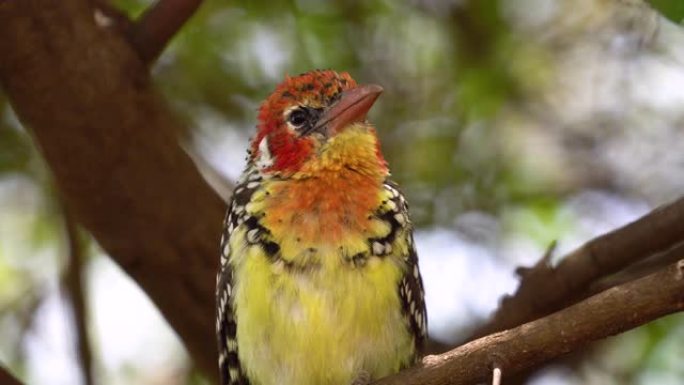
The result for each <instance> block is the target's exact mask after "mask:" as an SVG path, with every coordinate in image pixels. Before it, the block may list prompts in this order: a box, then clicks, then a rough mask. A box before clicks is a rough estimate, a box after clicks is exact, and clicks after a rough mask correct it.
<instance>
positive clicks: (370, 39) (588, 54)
mask: <svg viewBox="0 0 684 385" xmlns="http://www.w3.org/2000/svg"><path fill="white" fill-rule="evenodd" d="M114 4H115V5H116V6H117V7H119V8H120V9H122V10H123V11H125V12H126V13H127V14H128V15H130V16H131V17H135V16H137V15H139V14H140V13H141V12H142V11H143V10H144V9H145V7H146V6H148V5H149V2H148V1H142V0H117V1H114ZM652 4H653V5H655V6H656V7H657V10H655V9H653V8H651V7H650V6H648V5H646V4H645V3H643V2H641V1H636V0H470V1H467V0H461V1H458V0H452V1H439V0H424V1H419V0H414V1H390V0H385V1H381V0H371V1H341V0H340V1H330V2H321V1H316V0H291V1H263V0H261V1H231V2H228V1H224V0H206V1H205V4H203V6H202V7H201V8H200V10H199V12H198V13H197V14H196V15H195V17H193V19H192V20H191V21H190V22H189V23H188V24H187V25H186V26H185V27H184V29H183V30H182V31H181V32H180V33H179V34H178V35H177V37H176V38H175V39H174V40H173V42H172V44H171V46H170V47H169V48H168V49H167V50H166V51H165V53H164V54H163V56H162V57H161V58H160V60H159V62H158V63H157V65H156V66H155V67H154V69H153V73H154V79H155V82H156V83H157V85H158V88H159V89H160V90H161V92H162V93H163V94H165V95H166V97H167V99H168V100H169V102H170V103H172V104H173V105H174V106H175V108H176V110H177V111H178V113H179V117H180V118H181V119H184V120H186V121H187V122H188V125H187V126H188V127H190V128H189V130H188V132H185V133H183V138H182V140H183V141H184V143H185V147H186V148H187V149H188V151H189V152H190V153H191V154H192V155H193V157H194V158H195V159H196V160H197V162H198V164H200V165H201V166H202V168H203V169H204V171H205V174H206V175H207V176H208V177H209V178H210V180H211V181H212V182H213V184H214V186H215V187H216V188H217V189H219V190H220V191H221V193H222V194H223V195H224V196H225V197H227V196H228V195H229V193H230V192H229V190H226V189H225V188H224V185H223V184H222V183H221V181H222V180H228V181H230V180H235V179H236V178H237V176H238V175H239V173H240V172H241V170H242V167H243V166H244V156H245V148H246V144H247V141H248V139H249V137H250V135H252V133H253V129H254V125H255V115H256V109H257V107H258V105H259V102H260V101H261V100H262V99H263V98H265V96H266V95H267V94H268V93H269V92H270V91H271V90H272V89H273V88H274V86H275V84H277V83H278V82H279V81H280V80H281V79H282V78H283V77H284V75H285V74H298V73H300V72H305V71H307V70H309V69H313V68H333V69H336V70H340V71H342V70H344V71H348V72H350V73H351V74H352V76H353V77H354V78H355V79H356V80H357V81H359V82H373V83H378V84H381V85H382V86H383V87H384V88H385V93H384V94H383V96H382V97H381V99H380V100H379V102H378V103H377V104H376V106H375V107H374V109H373V110H372V113H371V115H370V120H371V121H373V122H374V123H375V124H376V126H377V127H378V131H379V134H380V136H381V140H382V143H383V151H384V153H385V155H386V158H387V159H388V160H389V162H390V165H391V168H392V171H393V175H394V178H395V179H396V180H397V181H398V182H399V183H400V184H401V186H402V187H403V190H404V192H405V193H406V195H407V196H408V198H409V201H410V202H411V208H412V216H413V220H414V222H415V224H416V226H417V234H416V243H417V246H418V251H419V255H420V258H421V261H420V263H421V269H422V272H423V276H424V279H425V285H426V291H427V303H428V312H429V326H430V334H431V336H432V337H433V338H434V339H437V340H440V341H443V342H446V343H454V342H456V341H459V339H462V338H465V337H466V336H467V335H468V333H469V332H470V331H472V330H473V328H475V327H476V326H478V325H480V324H482V323H483V322H484V321H485V320H486V318H487V316H488V314H490V312H491V311H493V310H494V309H495V308H496V306H497V303H498V300H499V298H500V297H501V296H502V295H503V294H505V293H511V292H513V291H514V289H515V287H516V282H517V278H516V276H515V274H514V270H515V268H516V267H517V266H520V265H530V264H532V263H534V262H535V261H536V260H537V259H538V258H540V257H541V255H542V254H543V252H544V250H545V249H546V247H547V246H548V245H549V244H550V243H551V242H552V241H553V240H557V241H558V242H559V243H558V244H559V247H558V250H557V252H556V255H557V256H562V255H563V254H564V253H566V252H567V251H570V250H572V249H573V248H575V247H577V246H579V245H581V244H582V243H583V242H585V241H587V240H589V239H591V238H592V237H594V236H596V235H599V234H601V233H603V232H606V231H608V230H610V229H613V228H615V227H618V226H620V225H623V224H625V223H627V222H629V221H631V220H634V219H636V218H638V217H639V216H640V215H643V214H644V213H646V212H648V211H650V210H651V209H653V208H654V207H656V206H658V205H659V204H662V203H666V202H668V201H670V200H672V199H674V198H676V197H678V196H679V195H681V194H682V191H684V151H683V150H682V149H684V135H682V125H683V124H684V107H683V106H684V27H682V25H681V24H678V22H680V21H681V20H682V19H683V18H684V2H682V1H681V0H672V1H667V0H660V1H653V2H652ZM663 15H665V16H663ZM666 17H667V18H666ZM668 18H669V19H668ZM69 224H70V220H69V219H68V218H65V217H64V215H63V211H62V209H61V204H60V202H59V197H58V195H57V194H56V191H55V189H54V186H53V184H52V181H51V178H50V174H49V171H48V170H47V168H46V165H45V164H44V162H43V161H42V159H41V157H40V155H39V153H38V151H37V149H36V148H35V146H34V144H33V143H32V141H31V138H30V136H29V134H28V133H27V132H26V131H25V129H24V128H22V127H21V125H20V124H19V122H18V121H17V119H16V117H15V116H14V115H13V112H12V110H11V108H10V106H9V105H8V102H7V101H6V100H5V99H4V98H3V96H2V95H1V94H0V362H3V363H4V364H6V365H8V367H9V368H10V369H11V370H12V372H13V373H15V374H16V375H17V376H18V377H20V378H21V379H22V380H24V381H25V382H26V383H27V384H51V385H60V384H65V385H66V384H68V385H71V384H81V383H83V379H82V375H81V372H80V369H79V365H80V364H79V362H80V359H79V355H78V354H77V349H76V345H77V344H76V339H77V338H76V337H77V334H78V333H77V332H76V330H77V328H76V327H75V322H74V317H73V316H72V314H73V312H72V309H71V307H72V305H71V301H68V300H66V293H67V292H68V291H69V290H67V286H68V285H67V282H68V281H69V279H68V277H69V273H70V272H73V269H81V270H82V271H83V277H84V281H83V286H82V290H81V291H82V293H83V296H84V300H85V310H86V312H87V314H88V323H87V325H86V330H87V333H88V336H89V338H90V345H91V346H90V351H91V352H92V362H93V365H94V368H95V371H96V374H97V375H96V379H97V383H98V384H107V385H108V384H164V385H173V384H205V383H207V382H206V381H205V380H204V379H203V378H202V377H201V375H199V373H198V372H197V370H196V369H195V368H194V367H193V365H192V363H191V362H190V361H189V359H188V356H187V353H186V352H185V350H184V348H183V346H182V344H181V343H180V341H179V340H178V338H177V337H176V336H175V334H174V333H173V331H172V330H171V329H170V328H169V326H168V325H167V323H166V322H165V321H164V320H163V318H162V317H161V315H160V314H159V313H158V312H157V310H156V309H155V308H154V306H153V305H152V304H151V302H150V301H149V300H148V299H147V297H146V296H145V294H144V293H143V292H142V291H141V290H140V289H139V288H138V287H137V286H136V284H135V283H134V282H133V281H132V280H131V279H129V278H128V277H127V276H126V275H125V274H124V273H123V272H122V271H121V270H120V269H119V268H118V266H116V265H115V264H114V263H113V262H112V261H111V260H110V259H109V258H108V257H107V256H106V255H105V254H104V253H103V252H102V250H101V249H99V248H98V246H97V244H95V242H93V241H92V240H91V239H90V238H89V237H88V235H87V234H82V233H81V234H80V237H81V239H80V241H79V242H77V243H78V244H80V245H81V250H82V257H83V258H82V261H80V262H77V263H78V264H79V265H78V266H76V267H74V266H73V263H74V262H73V261H67V254H69V250H70V249H71V248H73V246H74V239H73V236H72V237H71V239H70V238H69V236H68V234H69V231H67V228H68V227H69ZM72 235H73V232H72ZM683 360H684V317H683V316H682V315H679V316H671V317H667V318H665V319H662V320H660V321H657V322H654V323H652V324H650V325H648V326H645V327H642V328H640V329H637V330H634V331H631V332H628V333H626V334H624V335H621V336H619V337H616V338H612V339H609V340H607V341H605V342H604V343H601V344H597V345H595V346H593V347H591V348H590V349H587V350H586V351H584V352H582V353H580V354H576V355H574V356H572V357H571V359H566V360H561V361H557V362H555V363H553V364H551V365H549V366H547V367H544V368H541V370H539V371H537V372H536V373H534V374H532V375H531V376H530V377H529V379H528V381H527V382H528V383H530V384H536V385H546V384H558V385H561V384H563V385H566V384H567V385H570V384H663V385H667V384H681V383H684V365H682V361H683Z"/></svg>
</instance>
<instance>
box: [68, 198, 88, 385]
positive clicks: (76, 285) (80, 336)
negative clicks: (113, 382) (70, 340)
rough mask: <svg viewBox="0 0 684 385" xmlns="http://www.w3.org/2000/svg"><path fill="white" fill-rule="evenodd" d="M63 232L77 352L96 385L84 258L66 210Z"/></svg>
mask: <svg viewBox="0 0 684 385" xmlns="http://www.w3.org/2000/svg"><path fill="white" fill-rule="evenodd" d="M63 213H64V214H63V216H64V230H65V233H66V240H67V248H68V250H67V253H66V266H65V267H64V272H63V276H62V287H63V290H64V292H65V294H66V296H67V297H68V299H69V302H70V304H71V311H72V316H73V317H72V319H73V323H74V331H75V332H76V336H75V338H76V349H77V355H78V360H79V366H80V368H81V374H82V377H83V380H84V383H85V384H86V385H93V384H94V383H95V382H94V379H93V363H92V361H93V360H92V350H91V343H90V338H89V337H88V309H87V306H86V300H85V295H84V292H83V280H84V278H85V272H84V270H83V265H84V255H83V245H82V242H81V239H80V236H79V230H78V226H76V223H75V222H74V219H73V218H72V217H71V215H70V214H69V211H68V210H67V209H66V208H64V210H63Z"/></svg>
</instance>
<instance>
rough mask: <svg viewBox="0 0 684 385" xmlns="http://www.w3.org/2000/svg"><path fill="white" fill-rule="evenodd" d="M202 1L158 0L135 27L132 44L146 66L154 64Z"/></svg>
mask: <svg viewBox="0 0 684 385" xmlns="http://www.w3.org/2000/svg"><path fill="white" fill-rule="evenodd" d="M201 3H202V0H157V2H156V3H154V4H153V5H151V6H150V7H149V8H148V9H147V11H145V13H143V15H142V16H141V17H140V19H139V20H138V21H136V23H135V24H134V25H133V29H132V31H131V32H132V35H131V42H132V44H133V47H134V49H135V50H136V51H137V52H138V55H140V58H141V59H142V61H143V62H145V63H146V64H150V63H152V62H154V61H155V60H156V59H157V57H158V56H159V55H160V54H161V52H162V51H163V50H164V48H165V47H166V44H168V42H169V40H171V38H172V37H173V36H174V35H175V34H176V32H178V30H179V29H180V28H181V27H182V26H183V24H185V22H186V21H188V19H190V17H191V16H192V15H193V14H194V13H195V11H196V10H197V8H198V7H199V6H200V4H201Z"/></svg>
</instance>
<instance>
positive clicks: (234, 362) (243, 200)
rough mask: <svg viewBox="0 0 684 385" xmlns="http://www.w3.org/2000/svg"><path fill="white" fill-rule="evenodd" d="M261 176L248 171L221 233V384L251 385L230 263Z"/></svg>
mask: <svg viewBox="0 0 684 385" xmlns="http://www.w3.org/2000/svg"><path fill="white" fill-rule="evenodd" d="M260 179H261V178H260V176H259V174H258V173H257V172H256V171H255V170H253V169H252V170H249V169H248V171H246V172H245V174H244V177H243V178H242V179H241V180H240V182H239V183H238V185H237V186H236V187H235V191H234V192H233V196H232V198H231V201H230V205H229V206H228V211H227V212H226V216H225V219H224V221H223V233H222V234H221V266H220V268H219V273H218V276H217V277H216V335H217V342H218V352H219V368H220V376H221V384H222V385H248V384H249V381H248V380H247V378H246V377H245V375H244V373H243V371H242V368H241V366H240V361H239V358H238V346H237V339H236V334H237V319H236V317H235V315H234V313H233V304H232V299H231V294H232V291H233V286H232V285H233V269H232V267H231V264H230V260H231V257H232V252H233V251H232V250H231V247H230V241H231V236H232V234H233V231H234V230H235V229H236V228H237V227H238V226H239V225H241V224H242V223H244V222H245V221H247V220H249V218H248V217H249V215H248V214H247V210H246V209H245V207H246V205H247V203H249V201H250V200H251V198H252V194H254V192H255V191H256V190H257V189H258V187H259V185H260V183H259V182H260Z"/></svg>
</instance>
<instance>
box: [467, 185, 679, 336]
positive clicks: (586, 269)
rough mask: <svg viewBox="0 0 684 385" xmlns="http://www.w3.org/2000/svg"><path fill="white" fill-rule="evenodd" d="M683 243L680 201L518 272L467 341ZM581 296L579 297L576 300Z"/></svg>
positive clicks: (553, 306) (542, 311)
mask: <svg viewBox="0 0 684 385" xmlns="http://www.w3.org/2000/svg"><path fill="white" fill-rule="evenodd" d="M682 241H684V198H680V199H678V200H677V201H675V202H673V203H671V204H668V205H664V206H661V207H660V208H658V209H656V210H654V211H652V212H650V213H649V214H647V215H645V216H643V217H642V218H640V219H639V220H637V221H634V222H632V223H630V224H628V225H626V226H624V227H621V228H619V229H617V230H614V231H611V232H609V233H607V234H604V235H602V236H600V237H597V238H594V239H593V240H591V241H589V242H587V243H585V244H584V245H583V246H581V247H580V248H578V249H577V250H575V251H573V252H571V253H570V254H568V255H566V256H565V257H563V258H562V259H561V262H560V263H559V264H558V266H556V267H553V266H551V265H550V263H549V259H550V258H548V257H546V256H545V257H544V258H542V259H541V260H540V261H539V262H538V263H537V264H536V265H535V266H533V267H532V268H529V269H524V270H521V272H520V275H521V277H522V279H521V282H520V286H519V287H518V290H517V291H516V292H515V294H513V295H512V296H510V297H507V298H504V299H503V300H502V302H501V305H500V306H499V308H498V310H497V311H496V313H495V314H494V316H493V317H492V319H491V321H490V322H488V323H487V324H486V325H484V326H482V327H481V328H479V329H478V330H477V331H476V332H475V333H473V337H472V338H477V337H479V336H483V335H487V334H490V333H493V332H496V331H499V330H504V329H508V328H511V327H514V326H518V325H521V324H523V323H525V322H528V321H531V320H534V319H537V318H539V317H542V316H544V315H546V314H550V313H552V312H554V311H556V310H559V309H561V308H562V307H564V306H566V305H567V304H568V303H572V301H573V300H577V299H578V294H579V298H582V297H586V296H588V295H589V294H590V292H587V288H588V287H589V286H590V285H591V284H592V283H594V282H596V281H597V280H599V279H601V278H604V277H607V276H609V275H610V274H613V273H616V272H618V271H620V270H622V269H624V268H625V267H627V266H629V265H630V264H632V263H634V262H636V261H639V260H641V259H646V258H647V257H649V256H650V255H652V254H654V253H656V252H659V251H662V250H664V249H667V248H670V247H672V246H674V245H676V244H679V243H680V242H682ZM582 293H584V294H582Z"/></svg>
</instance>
